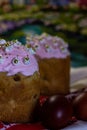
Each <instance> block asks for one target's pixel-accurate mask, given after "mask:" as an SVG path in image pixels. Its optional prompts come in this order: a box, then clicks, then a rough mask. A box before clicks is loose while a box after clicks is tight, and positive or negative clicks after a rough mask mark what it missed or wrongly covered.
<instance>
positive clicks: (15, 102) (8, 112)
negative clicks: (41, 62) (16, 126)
mask: <svg viewBox="0 0 87 130" xmlns="http://www.w3.org/2000/svg"><path fill="white" fill-rule="evenodd" d="M38 80H39V69H38V64H37V61H36V58H35V57H34V56H33V55H31V54H30V53H29V52H28V51H27V50H26V48H25V46H23V45H22V44H21V43H20V42H19V41H17V40H15V41H10V42H6V41H5V40H3V39H1V40H0V121H4V122H28V121H30V120H31V119H32V112H33V109H34V107H35V104H36V102H37V99H38V98H39V94H40V92H39V89H38V87H37V82H38Z"/></svg>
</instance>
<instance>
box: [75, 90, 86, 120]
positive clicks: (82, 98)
mask: <svg viewBox="0 0 87 130" xmlns="http://www.w3.org/2000/svg"><path fill="white" fill-rule="evenodd" d="M73 106H74V114H75V116H76V118H77V119H80V120H85V121H87V92H83V93H81V94H79V95H78V96H77V97H76V98H75V99H74V101H73Z"/></svg>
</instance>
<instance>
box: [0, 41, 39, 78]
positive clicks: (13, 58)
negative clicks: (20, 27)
mask: <svg viewBox="0 0 87 130" xmlns="http://www.w3.org/2000/svg"><path fill="white" fill-rule="evenodd" d="M36 71H38V64H37V61H36V59H35V57H34V55H32V54H30V53H29V52H28V51H27V50H26V48H25V46H23V45H22V44H21V42H19V41H17V40H14V41H10V42H6V41H5V40H4V39H0V72H7V75H8V76H10V75H14V74H17V73H22V74H23V75H25V76H30V75H33V73H34V72H36Z"/></svg>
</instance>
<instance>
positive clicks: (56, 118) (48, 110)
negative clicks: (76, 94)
mask: <svg viewBox="0 0 87 130" xmlns="http://www.w3.org/2000/svg"><path fill="white" fill-rule="evenodd" d="M72 113H73V108H72V104H71V102H69V100H68V99H67V98H66V97H65V96H61V95H55V96H51V97H49V98H48V99H47V100H46V102H45V103H44V104H43V106H42V109H41V119H42V123H43V124H44V126H46V127H47V128H50V129H52V130H56V129H59V128H63V127H65V126H66V125H68V123H69V122H70V121H71V118H72Z"/></svg>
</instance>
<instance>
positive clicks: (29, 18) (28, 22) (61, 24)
mask: <svg viewBox="0 0 87 130" xmlns="http://www.w3.org/2000/svg"><path fill="white" fill-rule="evenodd" d="M43 32H46V33H49V34H51V35H56V36H59V37H61V38H63V39H64V40H65V41H66V42H67V43H68V44H69V49H70V51H71V66H72V67H75V68H76V67H83V66H87V0H0V38H4V39H6V40H13V39H18V40H19V41H21V42H22V43H23V44H25V43H26V37H27V36H29V35H30V34H32V35H35V34H38V35H40V34H42V33H43Z"/></svg>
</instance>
